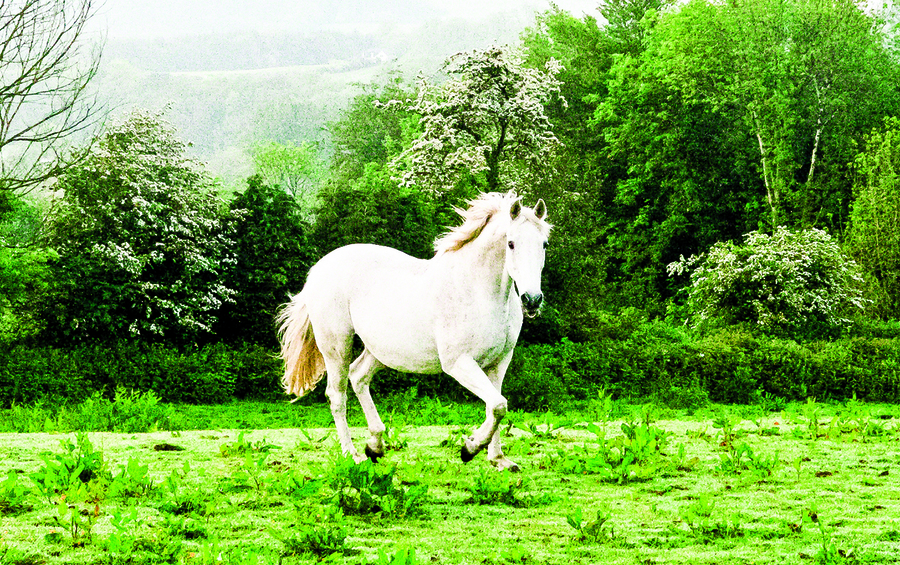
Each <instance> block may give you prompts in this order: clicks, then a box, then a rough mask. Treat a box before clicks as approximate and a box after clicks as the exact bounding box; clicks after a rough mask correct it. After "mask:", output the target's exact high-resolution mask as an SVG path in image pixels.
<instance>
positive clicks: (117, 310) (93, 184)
mask: <svg viewBox="0 0 900 565" xmlns="http://www.w3.org/2000/svg"><path fill="white" fill-rule="evenodd" d="M185 149H186V145H185V144H184V143H183V142H181V141H179V140H178V139H177V138H176V136H175V131H174V129H173V127H172V126H171V125H169V124H168V123H166V122H165V121H164V120H163V119H162V116H161V114H156V113H149V112H145V111H135V112H134V113H132V114H131V115H130V116H128V117H127V118H126V119H125V120H124V121H123V122H121V123H119V124H115V125H113V126H112V127H111V128H109V131H107V132H106V133H105V134H104V135H103V136H102V137H101V138H100V139H99V140H97V142H96V143H95V144H93V145H92V146H90V147H89V148H87V149H85V150H84V152H85V155H84V159H83V160H82V165H80V166H79V167H76V168H72V169H69V170H67V171H66V172H65V173H64V174H63V175H61V176H60V178H59V180H58V182H57V184H56V189H57V190H59V191H62V193H63V196H62V202H61V203H60V204H59V208H58V211H57V213H56V215H55V218H54V222H53V235H52V241H51V245H52V246H53V247H55V248H56V249H57V251H58V252H59V255H60V260H59V261H58V263H57V264H56V266H55V268H56V271H57V277H58V283H57V288H56V289H55V293H54V300H55V301H56V302H57V303H58V306H57V307H56V308H55V310H51V312H52V313H51V315H50V316H49V317H50V320H49V321H48V327H49V329H55V330H57V331H58V332H60V334H61V335H59V336H58V337H60V338H62V337H65V338H66V339H69V340H71V339H96V338H102V339H110V338H112V339H115V338H125V337H133V336H143V337H148V338H154V339H161V338H164V339H166V340H168V341H175V342H179V341H180V342H183V341H187V340H191V339H195V338H196V337H197V336H198V334H200V333H203V332H207V331H209V330H210V327H211V325H212V323H213V322H214V321H215V315H216V312H217V311H218V310H219V308H220V306H221V305H222V303H223V302H225V301H227V300H229V298H230V296H231V294H232V291H231V290H229V289H228V288H226V287H225V286H223V285H222V284H221V282H220V280H222V274H223V272H224V271H225V270H226V269H227V268H228V266H229V265H230V264H231V263H233V261H234V259H233V256H232V252H231V251H230V248H231V247H232V245H233V242H232V241H231V239H230V238H229V237H227V236H226V235H225V234H224V233H223V229H222V228H221V223H220V214H219V208H220V203H219V201H218V199H217V197H216V195H215V192H214V190H213V188H214V186H213V183H212V181H211V179H210V178H209V176H208V175H207V174H206V173H205V171H204V170H203V168H202V167H201V166H200V165H199V163H197V162H195V161H192V160H191V159H189V158H187V157H186V156H185Z"/></svg>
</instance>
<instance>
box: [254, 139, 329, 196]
mask: <svg viewBox="0 0 900 565" xmlns="http://www.w3.org/2000/svg"><path fill="white" fill-rule="evenodd" d="M317 153H318V152H317V151H316V147H315V145H313V144H311V143H307V142H303V143H301V144H300V145H294V144H293V143H278V142H275V141H272V142H269V143H260V144H257V145H255V146H254V147H253V148H252V149H251V150H250V154H251V155H252V156H253V164H254V165H255V166H256V172H257V174H259V175H260V177H261V179H262V180H263V182H265V183H266V184H268V185H270V186H279V187H281V188H282V189H283V190H286V191H287V193H288V194H290V195H291V196H293V197H294V199H295V200H297V201H298V202H301V203H303V204H306V205H307V206H308V205H310V203H311V202H312V201H313V199H314V197H315V193H316V190H317V189H318V185H319V182H320V181H321V176H322V173H321V171H320V168H319V159H318V154H317Z"/></svg>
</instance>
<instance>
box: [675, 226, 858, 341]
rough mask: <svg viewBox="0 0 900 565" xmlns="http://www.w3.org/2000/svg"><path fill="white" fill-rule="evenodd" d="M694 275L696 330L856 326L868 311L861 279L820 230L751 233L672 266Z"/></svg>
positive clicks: (690, 295) (677, 271) (690, 290)
mask: <svg viewBox="0 0 900 565" xmlns="http://www.w3.org/2000/svg"><path fill="white" fill-rule="evenodd" d="M668 272H669V274H670V275H676V274H683V273H686V272H690V281H691V282H690V286H689V287H688V288H687V294H688V307H689V310H690V315H691V319H692V321H693V322H694V323H695V325H702V324H704V323H707V322H710V321H713V320H719V321H722V322H724V323H735V322H751V323H755V324H757V325H759V326H760V327H761V328H762V329H764V330H767V331H785V330H787V331H801V332H803V331H817V330H820V329H822V328H836V327H840V326H845V325H848V324H849V323H850V318H849V317H848V316H849V314H850V312H852V311H859V310H860V309H862V308H863V307H864V304H865V299H864V298H863V295H862V290H861V288H862V287H861V283H862V277H861V276H860V274H859V269H858V267H857V265H856V263H854V262H853V261H852V260H850V259H848V258H846V257H845V256H844V255H843V254H842V253H841V249H840V247H839V245H838V243H837V242H836V241H835V240H834V239H833V238H832V237H831V236H829V235H828V234H827V233H826V232H824V231H822V230H818V229H808V230H802V231H790V230H788V229H786V228H784V227H779V228H778V229H776V230H775V233H773V234H766V233H762V232H751V233H749V234H747V235H746V236H745V241H744V243H743V244H737V243H734V242H719V243H716V244H715V245H713V246H712V247H711V248H710V249H709V251H708V252H706V253H704V254H701V255H699V256H692V257H690V258H689V259H685V258H684V257H682V258H681V259H680V260H679V261H676V262H674V263H671V264H669V265H668Z"/></svg>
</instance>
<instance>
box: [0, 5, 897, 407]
mask: <svg viewBox="0 0 900 565" xmlns="http://www.w3.org/2000/svg"><path fill="white" fill-rule="evenodd" d="M601 13H602V15H603V17H604V19H605V21H606V22H608V23H600V22H598V19H596V18H594V17H592V16H587V15H586V16H583V17H581V18H577V17H574V16H572V15H571V14H569V13H567V12H565V11H563V10H560V9H559V8H556V7H553V8H551V9H550V10H548V11H546V12H544V13H541V14H538V15H537V17H536V19H535V22H534V25H533V26H532V27H530V28H529V29H526V30H524V31H523V32H522V35H521V38H522V41H521V44H520V45H514V46H492V47H487V48H484V49H479V50H475V51H470V52H464V53H457V54H455V55H453V56H451V57H449V58H448V59H447V61H446V64H445V66H444V68H443V72H444V73H445V75H446V76H441V77H429V78H420V80H419V81H418V82H417V83H416V84H408V83H407V82H406V81H405V80H404V79H403V78H402V76H401V75H400V74H397V73H389V74H388V75H387V76H386V77H385V78H382V79H380V80H377V81H375V82H373V83H372V84H368V85H361V87H360V88H361V90H360V93H359V95H358V96H357V97H356V98H354V99H353V100H352V101H351V102H350V104H349V105H348V106H347V107H346V108H345V109H344V110H342V111H340V112H339V114H338V118H337V119H336V120H335V121H333V122H331V123H328V124H324V126H325V128H324V130H323V131H326V132H327V134H328V135H329V136H330V144H321V143H320V140H319V139H302V138H290V139H288V138H287V137H290V136H288V135H274V134H273V135H271V136H269V137H270V138H266V139H259V140H256V141H254V142H253V143H251V144H249V145H248V151H249V152H250V153H251V154H252V155H253V157H254V158H255V165H256V173H257V174H256V175H254V176H252V177H250V178H249V179H248V180H247V185H246V188H243V189H240V190H238V191H237V192H236V193H234V194H226V193H225V192H223V191H220V190H219V188H220V187H218V186H217V185H216V183H215V182H214V181H213V180H212V178H213V177H212V174H211V173H210V172H208V171H207V169H206V167H205V166H204V165H202V164H200V163H197V162H195V161H193V160H191V159H190V158H189V157H188V156H187V155H188V145H187V144H186V143H184V142H183V141H181V140H180V139H179V138H178V134H177V132H175V131H174V130H173V128H172V127H171V126H169V125H168V124H167V123H166V122H165V120H164V119H163V117H162V115H161V114H154V113H148V112H145V111H138V112H136V113H134V114H132V115H130V116H128V117H126V118H125V119H124V120H123V121H121V122H118V123H114V124H112V125H110V126H108V127H107V130H106V132H105V133H104V134H102V135H101V136H99V137H98V138H96V139H94V140H92V142H91V143H88V144H86V145H85V146H84V147H82V148H80V149H77V151H76V154H77V157H78V158H77V159H75V160H74V161H75V162H77V163H78V165H77V166H71V167H69V168H67V169H65V170H63V171H61V172H60V174H59V175H58V176H57V177H56V180H55V184H54V185H53V186H52V187H50V188H52V189H53V191H54V195H55V196H54V198H53V199H50V198H46V197H42V196H41V195H32V196H30V197H28V198H26V197H25V196H24V195H16V196H13V195H10V194H7V193H3V196H2V200H0V337H2V341H3V342H5V343H6V345H5V346H4V347H5V348H6V349H4V352H5V353H4V354H3V359H2V363H3V366H2V367H0V379H2V382H3V383H5V384H3V385H2V386H0V390H2V391H5V392H4V393H3V394H5V396H3V397H2V398H0V400H2V402H6V403H8V402H12V401H25V400H29V399H34V398H38V397H40V396H42V395H46V394H48V391H50V390H53V389H55V388H57V385H58V384H59V387H58V390H59V391H61V392H64V393H67V394H72V395H75V396H81V397H83V396H84V395H85V394H87V393H88V392H89V391H90V390H93V389H95V388H97V387H101V388H104V387H105V388H106V390H114V389H115V387H116V386H118V385H120V384H123V383H124V382H129V381H128V379H132V380H133V383H134V386H135V387H137V388H140V389H142V390H154V391H155V392H156V393H157V394H158V395H159V396H160V397H162V398H166V399H180V400H186V401H193V402H207V401H212V400H214V399H224V398H227V397H228V396H229V395H234V394H243V393H242V392H241V391H242V390H245V391H252V390H259V391H268V390H272V389H277V380H272V379H271V378H270V377H271V375H270V374H269V372H268V371H269V370H270V369H271V367H267V368H265V369H264V370H263V369H262V368H261V367H262V365H261V364H258V365H254V364H253V363H249V364H247V365H241V366H242V367H243V366H247V367H256V368H258V369H259V370H260V371H261V372H260V373H259V374H258V375H257V377H252V378H259V379H261V380H260V381H258V382H256V384H255V385H252V386H251V385H245V384H241V383H243V382H244V381H243V380H242V379H244V378H245V377H246V378H251V377H250V373H243V375H244V377H240V378H238V377H234V375H235V374H236V373H235V372H234V370H233V368H232V367H233V366H234V364H235V363H236V361H234V360H235V359H239V358H243V356H244V354H245V352H247V351H251V352H252V353H251V354H250V355H251V356H255V355H257V354H258V353H259V352H260V351H263V350H264V349H265V348H271V347H272V346H274V344H275V331H274V325H273V322H272V318H273V314H274V311H275V310H276V308H277V306H278V304H280V303H282V302H284V301H285V300H287V298H288V297H289V296H290V295H291V294H292V293H294V292H297V291H299V290H300V288H302V285H303V282H304V279H305V276H306V272H307V270H308V269H309V268H310V266H311V265H312V264H313V263H314V262H315V261H316V260H317V259H319V258H320V257H322V256H323V255H324V254H326V253H328V252H329V251H331V250H333V249H335V248H337V247H339V246H342V245H346V244H349V243H355V242H368V243H378V244H383V245H389V246H392V247H396V248H398V249H401V250H403V251H405V252H407V253H410V254H412V255H414V256H416V257H422V258H427V257H430V256H431V254H432V244H433V241H434V239H435V238H436V237H437V236H438V235H439V234H440V233H441V232H442V231H443V230H444V229H446V228H447V227H448V226H450V225H452V224H453V223H454V222H455V221H457V218H456V215H455V213H454V212H453V208H454V206H462V205H464V203H465V201H466V200H467V199H469V198H471V197H473V196H474V195H476V194H477V193H478V192H480V191H483V190H508V189H510V188H514V189H516V190H518V191H519V192H520V193H522V194H524V195H525V196H526V197H527V198H528V199H536V198H537V197H541V198H543V199H544V200H545V201H546V202H547V205H548V209H549V211H550V221H551V222H552V223H553V224H554V229H553V232H552V237H551V246H550V248H549V250H548V255H547V265H546V269H545V288H544V290H545V295H546V297H547V301H546V302H547V304H546V306H545V308H544V310H543V316H542V317H541V318H540V319H538V320H534V321H529V322H527V323H526V325H525V327H524V329H523V333H522V338H521V345H520V351H519V352H518V353H517V357H516V359H515V362H514V363H513V366H512V369H511V371H510V375H509V377H508V378H507V381H506V383H505V389H506V390H507V391H508V393H509V396H510V399H511V400H512V402H513V403H514V405H515V404H516V403H519V404H520V405H522V406H527V407H530V408H542V407H547V406H552V407H558V406H561V405H563V404H564V403H565V402H568V401H578V400H581V399H584V398H588V397H590V396H592V395H595V394H596V393H597V391H598V390H600V389H602V388H604V387H605V388H606V389H607V390H610V391H614V392H615V393H616V394H618V395H621V396H628V397H638V396H646V395H648V394H650V395H655V396H657V397H658V398H660V399H663V400H666V401H669V402H673V403H682V404H684V403H687V404H690V403H694V402H698V401H702V400H703V399H705V398H712V399H715V400H724V401H747V400H750V399H753V398H758V397H759V395H762V394H775V395H779V396H783V397H786V398H800V397H802V396H804V395H807V394H816V395H825V396H847V395H852V394H854V393H855V394H857V395H859V396H860V397H865V398H873V399H875V398H877V399H893V400H896V399H897V398H898V397H897V394H898V393H897V386H898V385H897V378H898V377H897V374H896V373H895V369H896V367H898V366H900V361H898V357H897V353H896V352H897V351H898V350H900V345H898V344H900V341H898V336H897V334H896V332H895V331H894V330H893V329H892V328H893V326H892V324H893V322H892V321H891V320H894V319H895V318H896V311H897V305H898V304H900V282H898V278H897V273H898V272H900V252H898V249H900V228H898V222H897V211H898V209H900V205H898V202H900V200H898V198H900V197H898V194H900V193H898V187H900V184H898V182H897V175H898V166H900V163H898V157H897V155H898V147H900V135H898V132H900V123H898V121H897V120H898V108H900V89H898V88H897V86H896V85H897V84H898V83H900V81H898V80H897V79H898V78H900V63H898V62H897V58H896V57H895V54H896V52H895V50H893V49H894V48H893V45H895V44H896V41H895V35H894V33H893V32H892V31H891V29H890V28H889V27H887V26H884V25H881V24H882V22H883V18H887V19H889V16H890V14H880V15H871V14H868V13H866V12H865V11H863V10H862V9H861V8H860V6H859V5H857V4H856V3H854V2H852V1H850V0H847V1H843V0H842V1H838V2H831V3H821V2H806V1H804V0H787V1H783V0H750V1H749V2H742V3H739V4H734V3H719V2H710V1H708V0H691V1H690V2H687V3H682V4H678V5H676V4H675V3H671V2H668V1H664V0H616V1H609V2H605V3H604V4H603V6H602V9H601ZM298 107H299V106H298ZM294 110H296V108H295V107H292V109H291V110H290V112H293V111H294ZM290 112H289V113H290ZM287 129H289V128H287ZM287 129H286V130H285V131H287ZM297 131H299V130H297ZM0 176H2V174H0ZM683 257H689V258H691V259H688V260H684V259H680V258H683ZM851 259H852V260H851ZM668 265H672V266H673V267H672V268H673V270H680V271H681V274H680V275H678V276H670V274H669V273H667V269H666V267H667V266H668ZM673 274H675V273H673ZM699 322H703V323H699ZM885 328H886V329H885ZM126 343H127V345H126ZM225 344H227V345H225ZM91 351H98V352H99V351H110V352H113V353H111V354H110V357H109V359H120V360H121V359H124V358H131V359H134V360H135V363H136V365H135V366H136V367H137V366H139V368H138V369H135V368H127V367H128V366H127V363H125V361H122V363H121V364H120V365H116V368H115V369H114V370H112V369H109V370H104V372H102V374H101V373H97V374H88V373H90V370H88V369H85V367H90V366H92V365H94V364H96V365H97V366H107V365H108V363H110V362H112V361H109V362H107V361H104V360H102V359H101V357H102V355H101V354H100V353H97V354H94V353H86V352H91ZM122 351H124V352H126V353H125V354H121V355H120V354H119V353H116V352H122ZM25 358H28V359H31V360H32V361H27V360H23V359H25ZM221 359H230V360H229V361H227V362H226V361H221ZM117 362H118V361H117ZM41 367H44V368H41ZM54 371H61V374H70V375H73V377H72V380H71V382H70V383H68V384H60V383H57V379H56V378H54V377H52V376H50V375H52V374H53V372H54ZM139 374H143V375H144V376H143V377H140V376H139ZM168 374H171V375H177V376H178V377H177V378H181V379H184V380H185V383H186V384H184V385H183V387H182V388H183V390H182V388H178V387H177V386H175V385H173V384H171V383H169V382H168V379H169V378H170V377H168V376H166V375H168ZM22 375H31V376H30V377H22ZM78 375H81V376H80V377H79V376H78ZM122 375H125V376H124V377H123V376H122ZM153 375H157V376H158V378H157V377H154V376H153ZM45 376H46V379H47V380H46V382H45V381H43V380H41V379H45ZM132 377H133V378H132ZM171 378H176V377H171ZM252 378H251V380H252ZM436 378H438V379H440V378H443V377H436ZM123 379H125V380H123ZM379 382H380V383H382V384H381V385H379V384H378V383H379ZM416 382H422V383H434V382H438V381H434V380H430V381H429V380H422V381H419V380H415V379H413V378H412V377H407V376H403V375H400V374H398V373H393V372H385V373H383V374H382V375H380V376H379V378H377V379H376V381H375V383H376V386H381V389H380V390H381V391H382V392H383V391H394V390H399V389H402V388H405V387H406V388H408V387H411V386H413V385H414V384H415V383H416ZM29 383H31V384H29ZM35 383H37V384H35ZM210 383H212V384H210ZM28 387H31V388H28ZM242 387H244V388H242ZM254 387H257V388H254ZM201 390H204V391H207V392H198V391H201ZM419 390H420V392H423V391H426V390H433V391H438V390H440V391H442V392H446V391H447V390H450V388H448V387H446V386H443V387H442V386H432V385H427V384H424V385H423V386H422V387H420V388H419ZM209 391H212V392H209ZM264 394H267V393H264Z"/></svg>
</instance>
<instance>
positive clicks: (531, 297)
mask: <svg viewBox="0 0 900 565" xmlns="http://www.w3.org/2000/svg"><path fill="white" fill-rule="evenodd" d="M543 302H544V295H543V294H540V293H538V294H528V293H525V294H523V295H522V311H523V312H524V313H525V315H526V316H528V317H529V318H534V317H535V316H537V315H538V312H540V310H541V304H543Z"/></svg>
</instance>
